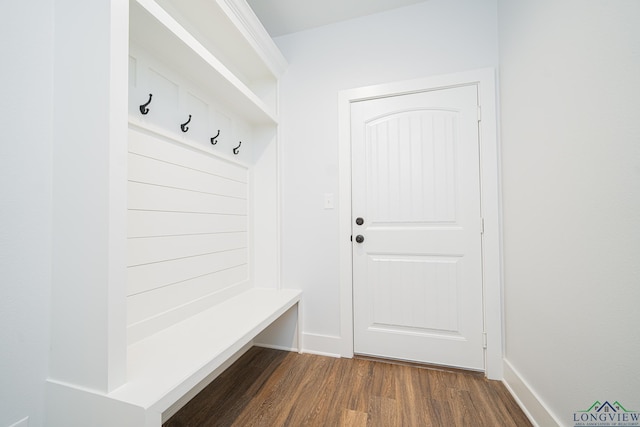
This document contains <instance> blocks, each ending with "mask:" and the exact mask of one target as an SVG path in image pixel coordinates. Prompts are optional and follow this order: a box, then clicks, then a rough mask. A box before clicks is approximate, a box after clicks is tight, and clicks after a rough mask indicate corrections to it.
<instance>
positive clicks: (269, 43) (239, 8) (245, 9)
mask: <svg viewBox="0 0 640 427" xmlns="http://www.w3.org/2000/svg"><path fill="white" fill-rule="evenodd" d="M156 1H157V3H158V4H159V5H160V6H161V7H162V8H164V9H165V10H166V11H167V12H169V13H170V14H171V15H172V16H173V17H174V18H175V19H176V21H178V22H179V23H180V25H182V26H183V27H184V28H185V29H186V30H187V31H189V32H190V33H191V34H193V36H194V37H195V38H196V39H198V41H200V43H202V44H203V45H204V46H205V47H206V48H207V49H208V50H209V51H210V52H211V53H213V54H214V55H215V56H216V57H218V58H220V60H221V61H222V62H223V63H224V64H225V65H227V67H229V68H230V69H231V70H232V71H233V72H234V73H235V74H236V75H238V77H239V78H240V79H241V80H243V81H244V82H245V83H246V84H247V85H249V86H251V82H253V81H265V80H272V79H278V78H279V77H281V76H282V74H283V73H284V71H285V69H286V67H287V62H286V60H285V59H284V57H283V56H282V54H281V53H280V51H279V50H278V48H277V46H276V45H275V43H274V42H273V40H272V39H271V37H270V36H269V34H268V33H267V31H266V30H265V29H264V27H263V26H262V23H260V21H259V20H258V18H257V17H256V16H255V14H254V13H253V11H252V10H251V8H250V7H249V5H248V4H247V3H246V1H244V0H156Z"/></svg>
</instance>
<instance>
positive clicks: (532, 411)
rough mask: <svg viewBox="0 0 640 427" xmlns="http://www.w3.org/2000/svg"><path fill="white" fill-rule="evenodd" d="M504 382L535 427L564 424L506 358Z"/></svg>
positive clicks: (553, 426) (550, 426)
mask: <svg viewBox="0 0 640 427" xmlns="http://www.w3.org/2000/svg"><path fill="white" fill-rule="evenodd" d="M502 382H503V383H504V385H505V386H506V387H507V389H508V390H509V392H510V393H511V395H512V396H513V398H514V399H515V400H516V402H517V403H518V405H519V406H520V408H522V410H523V411H524V413H525V415H526V416H527V417H528V418H529V421H531V423H532V424H533V425H534V426H535V427H561V426H562V424H561V423H560V422H559V421H558V420H557V419H556V417H554V416H553V414H552V413H551V411H549V409H548V408H547V407H546V406H545V405H544V403H543V401H542V399H540V398H539V397H538V395H537V394H536V392H535V391H533V389H532V388H531V387H530V386H529V384H528V383H527V381H526V380H525V379H524V378H523V377H522V376H521V375H520V373H519V372H518V371H517V370H516V369H515V368H514V367H513V366H512V365H511V363H509V361H508V360H506V359H504V380H502Z"/></svg>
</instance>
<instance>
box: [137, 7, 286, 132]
mask: <svg viewBox="0 0 640 427" xmlns="http://www.w3.org/2000/svg"><path fill="white" fill-rule="evenodd" d="M129 21H130V23H129V37H130V40H131V42H132V43H134V44H135V45H137V46H138V47H140V48H142V49H144V50H146V51H148V52H149V53H150V54H151V55H153V56H154V57H156V58H157V59H158V60H160V61H162V62H163V63H164V64H165V65H166V66H168V67H170V68H172V69H173V70H174V71H175V72H177V73H179V74H180V75H181V76H183V77H184V78H185V79H187V80H189V81H191V82H193V83H194V85H196V86H197V87H198V88H200V89H201V90H203V91H204V92H206V93H209V94H210V95H211V96H213V97H214V98H215V99H217V100H218V101H219V102H220V104H221V105H223V106H226V107H228V108H229V109H230V110H231V111H232V112H233V113H235V114H238V115H239V116H241V117H243V118H245V119H246V120H247V121H248V122H249V123H252V124H258V125H265V124H266V125H275V124H277V119H276V114H275V112H274V111H273V110H272V109H271V108H269V107H268V106H267V105H266V104H265V103H264V102H263V101H262V100H261V99H260V98H259V97H258V96H257V95H256V94H255V93H254V92H252V91H251V89H249V88H248V87H247V85H245V84H244V83H243V82H242V81H241V80H240V79H239V78H238V77H237V76H236V75H235V74H233V73H232V72H231V71H230V70H229V69H228V68H227V67H226V66H225V65H224V64H223V63H222V62H221V61H220V60H219V59H218V58H216V57H215V56H214V55H213V54H212V53H211V52H210V51H209V50H207V49H206V48H205V47H204V45H202V44H201V43H200V42H199V41H198V40H197V39H196V38H195V37H194V36H193V35H192V34H191V33H189V32H188V31H187V30H186V29H185V28H184V27H183V26H182V25H180V24H179V23H178V21H176V20H175V19H174V18H173V17H172V16H171V15H169V13H167V12H166V11H165V10H164V9H163V8H162V7H160V6H159V5H158V4H157V3H156V2H155V1H154V0H133V1H132V2H131V8H130V16H129Z"/></svg>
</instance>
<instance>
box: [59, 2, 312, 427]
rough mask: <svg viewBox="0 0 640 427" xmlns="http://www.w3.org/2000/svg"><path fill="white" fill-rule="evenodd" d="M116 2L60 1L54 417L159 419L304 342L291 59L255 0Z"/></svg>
mask: <svg viewBox="0 0 640 427" xmlns="http://www.w3.org/2000/svg"><path fill="white" fill-rule="evenodd" d="M98 3H99V5H95V7H91V6H85V5H84V4H71V3H69V4H66V3H64V2H63V3H62V4H61V5H60V6H59V7H58V6H57V7H56V23H57V24H58V23H59V24H60V26H59V28H58V29H57V33H56V37H57V42H56V50H57V51H56V58H57V60H56V67H57V69H56V70H57V71H59V72H58V73H57V74H56V83H55V87H56V90H57V91H58V92H57V93H64V94H65V97H68V100H69V101H68V105H66V104H65V105H66V109H65V108H61V109H60V111H59V114H58V115H57V116H56V117H57V119H56V123H55V127H56V132H55V134H56V137H55V143H56V150H55V152H56V158H55V159H54V164H55V168H54V169H55V170H56V175H55V179H56V181H55V183H54V190H55V191H56V192H57V194H56V200H61V201H62V202H60V204H59V206H58V205H57V206H56V209H55V211H54V221H53V229H54V236H55V239H54V242H55V243H54V254H55V259H54V266H55V269H54V285H53V288H52V301H53V304H52V337H51V342H52V355H51V369H50V378H49V379H48V381H47V420H46V423H47V425H51V426H64V427H74V426H78V427H86V426H105V427H107V426H114V427H115V426H117V427H140V426H145V427H159V426H160V425H161V423H162V421H163V420H166V418H168V417H169V416H170V415H172V414H173V413H174V412H175V411H177V409H178V408H179V407H180V406H181V405H183V404H184V403H186V402H187V401H188V400H189V399H190V398H191V397H193V396H194V395H195V393H197V392H198V391H199V390H201V389H202V388H203V387H204V386H205V385H206V384H208V383H209V382H210V381H211V380H212V379H213V378H215V377H216V376H217V375H219V374H220V372H222V371H223V370H224V369H226V368H227V367H228V366H229V365H230V364H231V363H232V362H233V361H235V360H236V359H237V358H238V357H239V356H240V355H241V354H242V353H244V352H245V351H246V350H248V349H249V348H250V347H251V346H252V345H254V344H257V345H269V346H273V347H277V348H284V349H290V350H297V349H298V348H300V345H301V343H300V340H299V335H300V334H299V331H298V316H299V302H300V300H301V292H300V291H298V290H293V289H283V288H282V286H281V284H280V272H279V266H280V258H279V257H280V255H279V254H280V246H279V231H280V228H279V227H280V226H279V221H280V217H279V206H280V202H279V188H280V183H279V170H278V163H279V157H280V154H279V150H278V79H279V78H280V76H281V75H282V74H283V73H284V71H285V69H286V66H287V64H286V61H285V60H284V58H283V57H282V55H281V54H280V52H279V51H278V49H277V47H276V46H275V44H274V43H273V41H272V40H271V38H270V37H269V36H268V34H267V33H266V31H265V30H264V28H263V27H262V25H261V24H260V22H259V21H258V20H257V18H256V16H255V15H254V14H253V12H252V11H251V9H250V7H249V6H248V4H247V3H246V1H245V0H129V1H127V2H122V1H120V0H99V2H98ZM127 27H128V29H129V31H128V33H127V31H126V28H127ZM89 56H91V57H92V58H93V59H92V60H91V61H87V59H86V58H87V57H89ZM127 64H128V78H127ZM76 69H77V70H79V71H78V73H67V71H66V70H76ZM87 73H89V74H87ZM87 76H89V77H90V78H89V77H87ZM150 94H152V97H150V96H149V95H150ZM85 98H86V99H87V102H86V105H84V104H83V106H82V108H78V105H80V103H79V102H78V100H79V99H85ZM65 99H66V98H65ZM92 102H93V103H92ZM62 103H63V102H62V101H61V104H62ZM143 105H144V106H145V107H146V108H147V109H148V111H145V108H142V106H143ZM69 117H73V118H74V120H75V119H77V121H78V123H77V125H76V124H74V125H73V126H69V125H68V124H67V120H68V118H69ZM125 165H126V167H125ZM85 200H86V202H85ZM67 206H68V208H67ZM69 236H71V238H70V237H69ZM283 325H284V326H283ZM269 326H272V328H270V329H269V331H268V332H267V333H266V335H264V334H263V335H262V336H260V333H261V332H263V331H264V330H265V329H267V328H269Z"/></svg>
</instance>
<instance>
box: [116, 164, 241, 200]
mask: <svg viewBox="0 0 640 427" xmlns="http://www.w3.org/2000/svg"><path fill="white" fill-rule="evenodd" d="M128 162H129V181H132V182H144V183H149V184H155V185H161V186H165V187H174V188H182V189H185V190H193V191H201V192H203V193H210V194H218V195H221V196H229V197H237V198H246V197H247V183H246V182H244V181H237V180H235V179H233V178H228V177H225V176H221V175H220V173H222V172H225V171H220V168H219V167H217V168H216V167H214V166H212V168H211V169H210V170H208V171H200V170H195V169H192V168H190V167H189V166H184V165H178V164H175V163H168V162H166V161H164V160H157V159H153V158H151V157H147V156H144V155H140V154H135V153H129V158H128ZM234 176H235V174H234ZM243 179H244V178H243Z"/></svg>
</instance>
